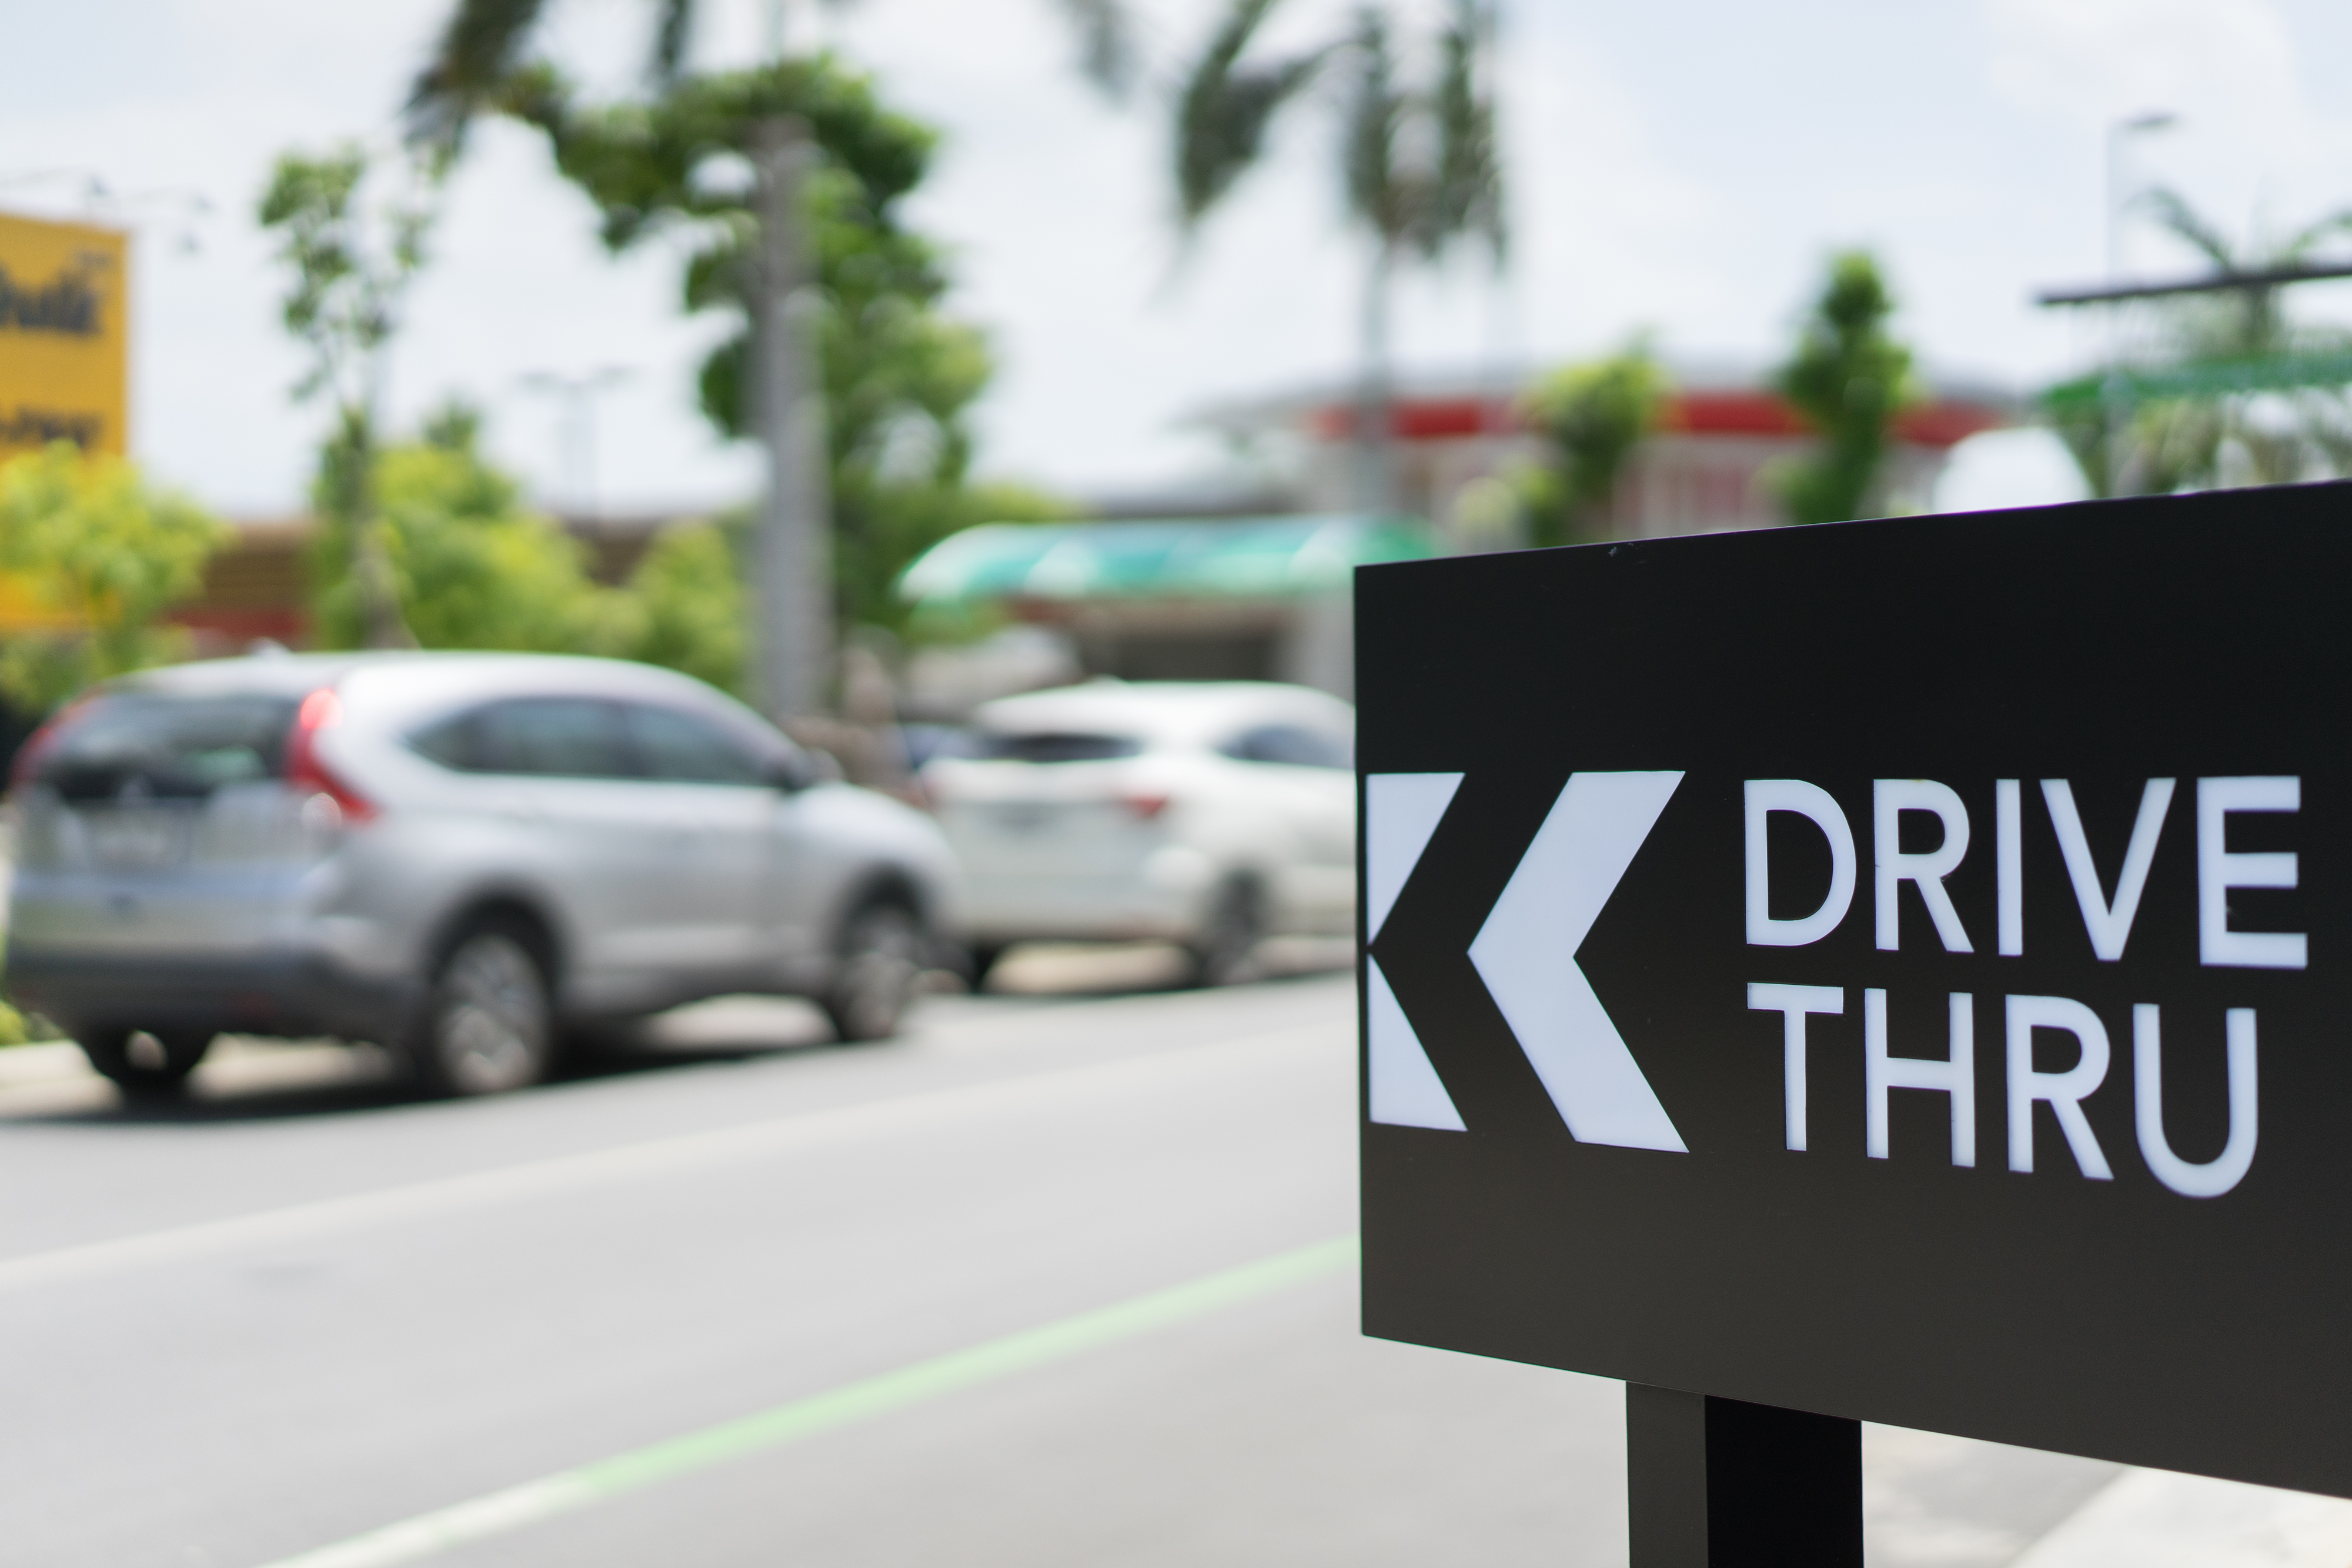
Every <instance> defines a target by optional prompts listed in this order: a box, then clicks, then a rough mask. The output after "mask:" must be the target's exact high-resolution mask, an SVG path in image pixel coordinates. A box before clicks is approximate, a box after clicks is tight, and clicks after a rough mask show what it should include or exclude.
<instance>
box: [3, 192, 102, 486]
mask: <svg viewBox="0 0 2352 1568" xmlns="http://www.w3.org/2000/svg"><path fill="white" fill-rule="evenodd" d="M130 282H131V279H130V254H129V247H128V246H127V245H126V243H125V236H124V235H122V233H121V231H119V230H116V229H102V228H96V227H93V226H91V225H88V224H60V223H49V222H47V221H45V220H42V219H38V218H26V217H17V216H15V215H12V214H6V213H0V460H5V459H6V458H8V457H11V456H13V455H16V453H18V452H22V451H25V450H26V449H28V448H31V447H37V446H45V445H47V444H48V443H50V442H52V441H58V440H64V441H70V442H72V443H73V444H75V445H77V446H79V447H82V448H83V449H84V450H86V451H90V452H107V453H111V454H113V455H116V456H121V455H124V453H125V452H126V451H127V450H128V447H129V436H130V429H129V425H130V418H129V415H130V407H129V403H130V397H129V392H130V382H131V374H130V362H129V361H130V341H131V333H130V327H131V321H130V304H131V289H130Z"/></svg>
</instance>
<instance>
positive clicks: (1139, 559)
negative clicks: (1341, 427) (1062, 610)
mask: <svg viewBox="0 0 2352 1568" xmlns="http://www.w3.org/2000/svg"><path fill="white" fill-rule="evenodd" d="M1439 553H1441V552H1440V551H1439V549H1438V547H1437V543H1436V541H1435V540H1434V539H1433V538H1432V537H1431V536H1430V534H1429V532H1428V530H1427V529H1425V528H1423V527H1422V526H1421V525H1419V524H1417V523H1412V522H1409V521H1405V520H1402V519H1399V518H1391V517H1352V516H1337V517H1334V516H1307V517H1242V518H1235V519H1233V520H1231V521H1215V522H1202V521H1194V520H1183V521H1170V522H1156V521H1155V522H1133V523H985V524H982V526H980V527H979V528H966V529H964V530H963V531H962V532H961V533H959V534H954V535H951V536H950V537H949V538H944V539H941V540H940V542H939V543H938V544H936V545H933V546H932V547H931V548H930V549H928V550H926V551H924V552H923V554H922V555H921V556H919V557H918V558H917V559H916V560H915V562H914V564H913V565H911V566H909V567H908V568H907V570H906V571H905V573H904V574H903V575H902V576H900V578H899V579H898V595H899V597H900V598H902V599H908V600H912V601H917V602H919V603H923V604H938V605H946V604H954V603H966V602H971V601H982V600H993V599H1055V600H1080V599H1146V598H1150V599H1160V598H1190V599H1201V598H1209V599H1267V598H1281V599H1287V598H1295V597H1297V596H1298V595H1301V594H1307V593H1315V592H1318V591H1330V590H1336V589H1340V588H1344V587H1345V586H1347V582H1348V576H1349V572H1350V571H1351V570H1354V569H1355V568H1357V567H1359V566H1369V565H1371V564H1373V563H1375V562H1378V561H1384V560H1419V559H1423V558H1424V557H1428V556H1433V555H1437V554H1439Z"/></svg>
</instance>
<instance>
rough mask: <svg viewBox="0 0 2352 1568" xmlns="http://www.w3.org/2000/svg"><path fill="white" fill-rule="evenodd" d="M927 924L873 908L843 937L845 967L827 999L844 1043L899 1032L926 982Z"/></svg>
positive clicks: (902, 910)
mask: <svg viewBox="0 0 2352 1568" xmlns="http://www.w3.org/2000/svg"><path fill="white" fill-rule="evenodd" d="M925 951H926V941H925V934H924V931H923V923H922V921H921V920H920V918H919V917H918V916H917V915H916V914H915V912H914V911H913V910H911V909H908V907H907V906H906V905H905V904H888V903H877V904H866V906H865V907H863V908H861V909H860V910H858V912H857V913H856V914H855V915H851V916H850V917H849V920H848V922H847V924H845V925H844V926H843V927H842V932H841V946H840V955H841V967H840V969H839V970H838V972H837V973H836V974H835V977H834V982H833V988H832V989H831V990H829V991H827V992H826V993H825V995H824V998H822V1000H823V1003H824V1010H825V1015H826V1016H827V1017H828V1018H830V1019H833V1029H834V1032H835V1034H837V1035H839V1036H840V1037H841V1039H842V1040H843V1041H844V1042H849V1041H855V1040H886V1039H887V1038H889V1037H890V1036H891V1035H894V1034H896V1033H898V1022H899V1020H900V1019H903V1018H904V1017H906V1014H907V1009H908V1006H909V1005H910V1004H912V1002H913V1001H914V999H915V985H916V982H917V981H919V979H921V978H922V974H923V954H924V952H925Z"/></svg>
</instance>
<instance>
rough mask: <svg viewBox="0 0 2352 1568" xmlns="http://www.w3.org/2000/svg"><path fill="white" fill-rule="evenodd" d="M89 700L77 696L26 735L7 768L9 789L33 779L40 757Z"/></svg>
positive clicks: (19, 787)
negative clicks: (23, 742)
mask: <svg viewBox="0 0 2352 1568" xmlns="http://www.w3.org/2000/svg"><path fill="white" fill-rule="evenodd" d="M89 701H90V699H89V698H88V697H78V698H76V699H75V700H74V701H72V702H69V703H68V704H66V706H63V707H61V708H59V709H58V711H57V712H55V713H53V714H51V715H50V716H48V719H47V722H46V723H44V724H43V725H42V726H41V727H40V728H38V729H37V730H35V731H33V733H32V734H31V735H29V736H27V737H26V738H25V744H24V745H22V746H20V747H17V748H16V761H15V763H13V764H12V765H10V767H9V768H8V788H9V789H23V788H24V787H25V786H26V785H27V784H30V783H31V782H32V781H33V775H34V774H36V773H37V772H38V771H40V767H41V758H44V757H46V756H47V755H48V754H49V751H50V750H51V749H52V748H53V747H55V746H56V745H57V743H58V736H59V735H62V734H63V733H64V732H65V729H66V727H67V726H68V725H69V724H71V723H73V721H74V718H75V716H77V715H79V713H80V712H81V710H82V709H83V708H85V707H88V706H89Z"/></svg>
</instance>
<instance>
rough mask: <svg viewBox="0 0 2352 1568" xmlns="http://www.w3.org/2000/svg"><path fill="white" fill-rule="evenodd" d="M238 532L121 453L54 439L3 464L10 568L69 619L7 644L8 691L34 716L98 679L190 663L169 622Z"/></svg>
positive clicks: (1, 663) (0, 546) (1, 528)
mask: <svg viewBox="0 0 2352 1568" xmlns="http://www.w3.org/2000/svg"><path fill="white" fill-rule="evenodd" d="M227 537H228V530H227V528H225V527H224V526H223V525H222V524H221V523H220V522H219V521H217V520H216V519H215V518H214V517H212V516H211V515H210V514H208V513H206V512H205V510H204V509H203V508H202V507H198V506H197V505H196V504H195V503H194V501H191V500H189V499H188V498H187V497H184V496H181V495H178V494H176V493H173V492H171V491H167V490H158V489H155V488H154V487H152V486H150V485H148V484H147V482H146V481H145V480H144V479H143V478H142V477H141V476H140V473H139V470H138V469H137V468H136V467H134V466H133V465H131V464H130V463H128V462H126V461H124V460H123V459H121V458H119V457H111V456H108V455H104V454H100V453H85V452H83V451H81V450H79V448H77V447H75V446H74V445H73V444H71V443H68V442H63V441H60V442H55V443H52V444H50V445H48V446H47V447H46V448H44V449H42V450H41V451H38V452H27V453H23V454H20V455H17V456H16V457H13V458H10V459H9V460H8V461H7V462H6V463H5V464H0V571H5V572H7V573H8V574H10V575H11V576H12V577H13V578H14V579H15V580H16V581H17V582H18V583H21V584H23V585H24V586H25V588H26V590H27V591H29V592H30V593H31V595H32V596H33V598H34V600H35V601H36V603H37V607H38V608H39V609H41V610H44V611H46V612H48V613H49V614H50V615H51V616H53V617H55V618H56V619H57V620H58V622H61V624H60V625H59V626H58V629H56V630H54V631H46V632H24V633H20V634H17V635H15V636H12V637H10V638H8V639H7V641H6V642H5V643H0V693H5V695H6V697H7V699H8V701H9V702H10V703H11V704H13V705H14V706H16V707H17V708H18V709H19V710H21V711H23V712H26V713H40V712H45V711H47V709H49V708H52V707H55V706H57V705H58V703H60V702H62V701H64V700H65V699H66V698H67V697H68V696H70V695H73V694H74V693H75V692H77V691H79V690H80V689H81V688H82V687H84V686H86V685H89V684H90V683H91V682H93V681H100V680H104V679H106V678H107V677H109V676H110V675H119V674H123V673H124V672H126V671H130V670H138V669H144V668H146V667H148V666H149V665H152V664H165V663H168V662H170V661H171V660H173V659H175V658H179V657H183V656H184V653H185V648H186V636H185V633H184V632H182V631H181V630H180V629H179V628H177V627H174V626H168V625H164V624H163V623H162V622H161V616H162V614H163V611H164V610H165V609H166V608H167V607H169V606H170V605H172V604H173V603H174V602H176V601H180V600H183V599H185V598H187V597H189V596H190V595H191V594H193V593H194V592H195V591H196V590H197V588H198V587H199V586H200V585H201V583H202V582H203V579H204V569H205V561H206V560H207V559H210V558H211V556H212V553H213V552H214V551H215V549H219V548H220V546H221V545H222V544H223V543H224V542H225V541H226V538H227Z"/></svg>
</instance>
